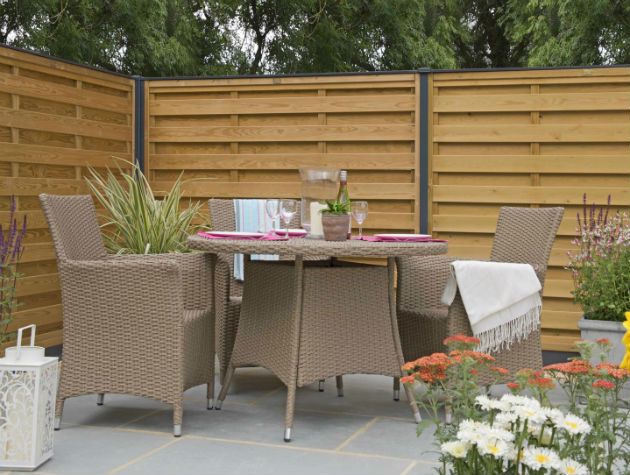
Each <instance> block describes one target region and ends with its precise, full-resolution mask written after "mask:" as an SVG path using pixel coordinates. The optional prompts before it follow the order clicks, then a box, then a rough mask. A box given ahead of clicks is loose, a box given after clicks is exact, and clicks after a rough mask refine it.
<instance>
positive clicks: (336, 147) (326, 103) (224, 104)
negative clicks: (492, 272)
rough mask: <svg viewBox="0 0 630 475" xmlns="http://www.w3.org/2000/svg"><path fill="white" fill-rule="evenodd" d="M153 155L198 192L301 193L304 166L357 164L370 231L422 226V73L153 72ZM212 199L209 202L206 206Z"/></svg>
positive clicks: (163, 169) (160, 183)
mask: <svg viewBox="0 0 630 475" xmlns="http://www.w3.org/2000/svg"><path fill="white" fill-rule="evenodd" d="M146 87H147V90H148V93H147V97H148V98H149V101H148V104H147V105H148V107H147V109H148V120H147V124H150V128H149V131H148V132H149V133H148V144H147V147H146V150H147V157H146V158H147V163H149V164H150V165H149V170H150V171H149V175H150V176H151V180H152V185H153V187H154V189H155V190H158V192H163V191H165V190H167V189H168V188H169V187H170V185H171V184H172V181H173V179H174V178H175V177H177V176H178V172H180V171H183V172H184V178H185V179H186V182H185V184H184V193H185V195H186V196H188V197H191V198H193V199H195V200H200V201H203V200H206V199H208V198H211V197H224V198H283V197H294V198H299V197H300V196H301V191H300V186H301V185H300V179H299V174H298V170H299V169H300V168H304V167H334V168H338V169H346V170H348V171H349V185H350V186H349V191H350V195H351V197H352V198H354V199H367V200H368V201H370V213H369V216H368V219H367V221H366V222H365V227H366V229H369V230H384V229H386V230H397V231H413V230H415V229H417V223H418V222H419V219H418V217H417V214H416V213H417V208H418V206H417V204H416V203H417V198H418V183H417V177H418V176H419V175H418V171H417V149H418V147H417V144H416V141H417V135H418V134H417V125H418V124H417V118H416V112H417V108H418V97H419V95H418V94H419V92H418V91H417V85H416V77H415V75H414V74H408V73H402V74H381V75H348V76H341V75H340V76H317V77H312V76H305V77H292V78H289V77H287V78H284V77H283V78H264V77H262V78H242V79H237V78H235V79H222V78H218V79H200V80H181V81H171V80H167V81H161V80H160V81H148V82H147V83H146ZM205 209H206V208H205V207H204V210H205Z"/></svg>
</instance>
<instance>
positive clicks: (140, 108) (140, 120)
mask: <svg viewBox="0 0 630 475" xmlns="http://www.w3.org/2000/svg"><path fill="white" fill-rule="evenodd" d="M133 79H134V82H135V84H134V86H135V87H134V97H135V100H134V131H133V137H134V157H133V158H134V161H135V163H136V164H137V165H138V167H139V168H140V170H141V171H142V173H144V172H145V170H144V107H145V104H144V78H143V77H142V76H134V77H133Z"/></svg>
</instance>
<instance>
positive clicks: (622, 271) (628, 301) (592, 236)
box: [568, 195, 630, 364]
mask: <svg viewBox="0 0 630 475" xmlns="http://www.w3.org/2000/svg"><path fill="white" fill-rule="evenodd" d="M608 205H610V197H609V199H608ZM607 209H608V206H606V207H597V206H595V205H592V206H590V207H587V206H586V195H585V196H584V210H583V213H582V216H580V214H579V213H578V229H577V231H578V232H577V237H576V239H575V240H574V241H573V242H574V244H576V245H577V246H578V250H577V251H576V252H570V253H569V266H568V268H569V269H570V270H571V272H572V274H573V280H574V283H575V290H574V292H573V295H574V296H575V301H576V303H578V304H580V305H581V306H582V310H583V312H584V316H583V318H582V319H581V320H580V321H579V323H578V326H579V327H580V331H581V336H582V339H584V340H599V339H608V340H610V342H611V343H612V345H613V347H612V351H611V361H612V362H614V363H617V364H618V363H619V362H621V360H622V358H623V356H624V353H625V347H624V345H623V343H622V341H621V340H622V337H623V335H624V333H625V329H624V327H623V324H622V322H623V321H624V320H625V316H624V314H625V312H626V311H628V310H630V278H628V276H630V215H629V214H628V213H626V212H618V213H615V214H614V215H613V216H609V215H608V211H607ZM593 359H594V360H598V359H599V355H597V354H595V355H593Z"/></svg>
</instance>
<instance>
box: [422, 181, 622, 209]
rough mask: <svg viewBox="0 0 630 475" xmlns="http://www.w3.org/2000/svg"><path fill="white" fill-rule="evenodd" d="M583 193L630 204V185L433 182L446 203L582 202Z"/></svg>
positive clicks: (593, 198) (437, 196) (603, 200)
mask: <svg viewBox="0 0 630 475" xmlns="http://www.w3.org/2000/svg"><path fill="white" fill-rule="evenodd" d="M584 193H586V195H587V196H588V199H589V201H590V202H592V203H598V204H606V201H607V199H608V195H611V194H612V195H613V196H614V197H615V203H616V204H617V205H619V206H628V205H630V189H627V188H618V187H599V188H596V187H588V186H584V187H572V186H554V187H545V186H539V187H529V186H460V185H434V186H433V197H434V200H435V201H437V202H446V203H448V202H451V203H498V204H532V203H533V204H545V205H580V204H582V199H583V196H584Z"/></svg>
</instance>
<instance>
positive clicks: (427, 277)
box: [396, 256, 457, 314]
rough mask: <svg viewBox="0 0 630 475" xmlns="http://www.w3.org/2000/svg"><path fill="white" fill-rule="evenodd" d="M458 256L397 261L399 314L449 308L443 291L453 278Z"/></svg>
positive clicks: (397, 303) (406, 258)
mask: <svg viewBox="0 0 630 475" xmlns="http://www.w3.org/2000/svg"><path fill="white" fill-rule="evenodd" d="M455 260H457V258H456V257H448V256H426V257H402V258H397V259H396V267H397V269H398V286H397V298H396V305H397V307H398V310H399V311H404V312H410V313H419V314H420V313H423V311H426V310H427V309H439V308H446V306H445V305H444V304H443V303H442V301H441V300H442V292H443V291H444V287H445V286H446V281H447V280H448V277H449V275H450V272H451V271H450V264H451V262H453V261H455Z"/></svg>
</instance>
